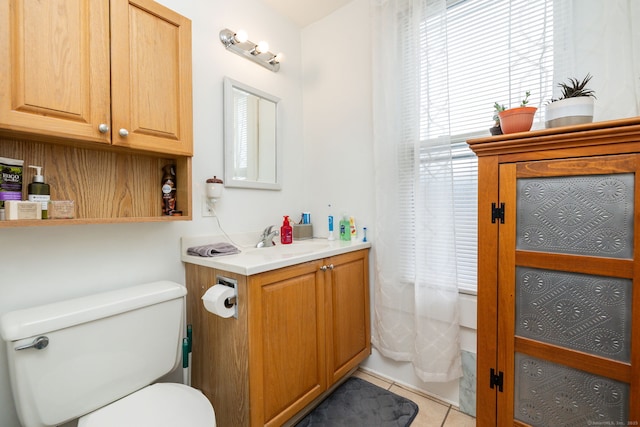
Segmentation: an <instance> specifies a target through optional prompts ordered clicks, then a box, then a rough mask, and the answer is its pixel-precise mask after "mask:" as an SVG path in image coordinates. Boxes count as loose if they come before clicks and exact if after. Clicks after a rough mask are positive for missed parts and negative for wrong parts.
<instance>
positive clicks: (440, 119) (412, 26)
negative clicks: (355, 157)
mask: <svg viewBox="0 0 640 427" xmlns="http://www.w3.org/2000/svg"><path fill="white" fill-rule="evenodd" d="M445 11H446V1H445V0H429V1H425V0H415V1H414V0H388V1H378V0H376V1H374V12H373V16H374V25H373V33H374V41H373V45H374V66H373V69H374V71H373V81H374V82H375V83H374V89H373V92H374V153H375V154H374V156H375V166H376V180H375V182H376V191H377V194H378V196H377V202H376V209H377V218H376V229H377V235H376V272H375V296H374V298H375V307H374V310H375V313H374V322H375V325H374V336H373V343H374V345H375V347H376V348H377V349H378V351H380V352H381V353H382V354H383V355H385V356H387V357H389V358H392V359H394V360H401V361H410V362H412V364H413V366H414V369H415V372H416V374H417V375H418V376H419V377H420V378H421V379H422V380H423V381H429V382H435V381H449V380H452V379H455V378H458V377H460V376H461V373H462V371H461V361H460V345H459V324H458V287H457V272H456V263H455V259H456V254H455V246H454V235H455V227H454V223H453V215H452V209H453V174H452V167H451V166H452V163H451V145H450V141H449V138H448V136H447V135H449V134H450V132H449V112H448V87H447V80H446V74H447V73H446V69H447V43H446V41H447V33H446V19H445V18H446V15H445ZM425 25H426V26H427V27H426V28H425ZM419 53H421V54H419ZM425 72H426V73H427V74H428V75H429V76H430V79H439V80H440V81H439V83H440V84H430V85H427V86H425V85H422V84H421V83H420V82H421V79H422V78H423V77H424V75H425V74H424V73H425ZM425 130H430V132H429V134H436V135H443V136H442V137H439V138H427V137H426V134H425ZM408 201H409V202H408Z"/></svg>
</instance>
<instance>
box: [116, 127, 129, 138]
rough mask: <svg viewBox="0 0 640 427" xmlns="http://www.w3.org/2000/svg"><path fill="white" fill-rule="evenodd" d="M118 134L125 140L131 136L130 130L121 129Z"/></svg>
mask: <svg viewBox="0 0 640 427" xmlns="http://www.w3.org/2000/svg"><path fill="white" fill-rule="evenodd" d="M118 133H119V134H120V136H121V137H123V138H124V137H126V136H128V135H129V131H128V130H126V129H125V128H122V129H120V130H119V131H118Z"/></svg>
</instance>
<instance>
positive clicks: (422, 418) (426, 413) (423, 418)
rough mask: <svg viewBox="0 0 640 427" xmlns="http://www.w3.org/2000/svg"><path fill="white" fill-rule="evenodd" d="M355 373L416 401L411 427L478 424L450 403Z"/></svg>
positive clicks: (367, 375)
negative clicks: (416, 409) (415, 414)
mask: <svg viewBox="0 0 640 427" xmlns="http://www.w3.org/2000/svg"><path fill="white" fill-rule="evenodd" d="M353 375H354V376H356V377H358V378H362V379H363V380H365V381H369V382H370V383H372V384H375V385H377V386H378V387H382V388H384V389H387V390H389V391H391V392H393V393H395V394H397V395H399V396H403V397H406V398H407V399H410V400H412V401H413V402H415V403H416V404H417V405H418V407H419V408H420V409H419V410H418V415H417V416H416V418H415V419H414V420H413V423H411V427H475V425H476V419H475V418H473V417H470V416H469V415H467V414H463V413H462V412H460V411H458V409H457V408H456V407H454V406H452V405H450V404H448V403H443V402H441V401H439V400H437V399H435V398H433V397H429V396H426V395H424V394H420V393H419V392H416V391H412V390H409V389H407V388H406V387H403V386H400V385H398V384H395V383H393V382H391V381H388V380H386V379H382V378H380V377H377V376H373V375H371V374H369V373H366V372H364V371H361V370H358V371H356V372H355V373H354V374H353Z"/></svg>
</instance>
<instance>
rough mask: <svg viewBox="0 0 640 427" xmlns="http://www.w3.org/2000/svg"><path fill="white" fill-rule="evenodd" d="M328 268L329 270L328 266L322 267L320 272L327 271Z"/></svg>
mask: <svg viewBox="0 0 640 427" xmlns="http://www.w3.org/2000/svg"><path fill="white" fill-rule="evenodd" d="M327 268H328V267H327V266H326V265H323V266H322V267H320V270H322V271H327Z"/></svg>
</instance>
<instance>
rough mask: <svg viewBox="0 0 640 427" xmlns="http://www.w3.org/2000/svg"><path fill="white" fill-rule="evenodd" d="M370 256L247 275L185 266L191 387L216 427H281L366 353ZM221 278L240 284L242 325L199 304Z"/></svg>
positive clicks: (343, 257)
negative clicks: (206, 400) (210, 411)
mask: <svg viewBox="0 0 640 427" xmlns="http://www.w3.org/2000/svg"><path fill="white" fill-rule="evenodd" d="M368 269H369V267H368V250H359V251H354V252H349V253H345V254H341V255H337V256H334V257H329V258H325V259H319V260H317V261H310V262H305V263H302V264H297V265H293V266H290V267H285V268H281V269H277V270H273V271H268V272H265V273H260V274H256V275H252V276H242V275H237V274H234V273H229V272H225V271H218V270H215V269H212V268H207V267H203V266H199V265H194V264H186V278H187V288H188V296H187V314H188V322H189V323H191V324H192V325H193V367H192V384H193V385H194V386H195V387H197V388H199V389H201V390H202V391H203V393H204V394H205V395H206V396H207V397H208V398H209V399H210V400H211V402H212V403H213V406H214V408H215V410H216V417H217V420H218V424H219V425H221V426H222V425H225V426H226V425H228V426H238V427H242V426H281V425H283V424H284V423H286V422H287V421H288V420H290V419H291V418H292V417H294V416H295V415H296V414H297V413H299V412H300V411H302V410H303V409H305V407H307V406H308V405H309V404H311V403H312V402H314V400H316V399H317V398H319V397H321V396H323V394H326V392H327V390H329V389H330V387H331V386H332V385H334V384H336V383H337V382H338V381H340V380H341V379H342V378H344V377H345V375H347V374H348V373H349V372H351V371H352V370H353V369H355V368H356V367H357V366H358V364H359V363H360V362H362V361H363V360H364V359H365V358H366V357H367V356H368V355H369V354H370V352H371V344H370V335H371V334H370V321H369V278H368ZM218 275H221V276H224V277H229V278H233V279H236V280H238V301H239V304H238V318H237V319H235V318H228V319H224V318H220V317H218V316H215V315H213V314H211V313H209V312H207V311H206V310H205V309H204V307H203V305H202V302H201V300H200V298H201V296H202V295H203V294H204V292H205V291H206V290H207V289H208V288H209V287H210V286H212V285H213V284H214V283H215V280H216V277H217V276H218Z"/></svg>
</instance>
